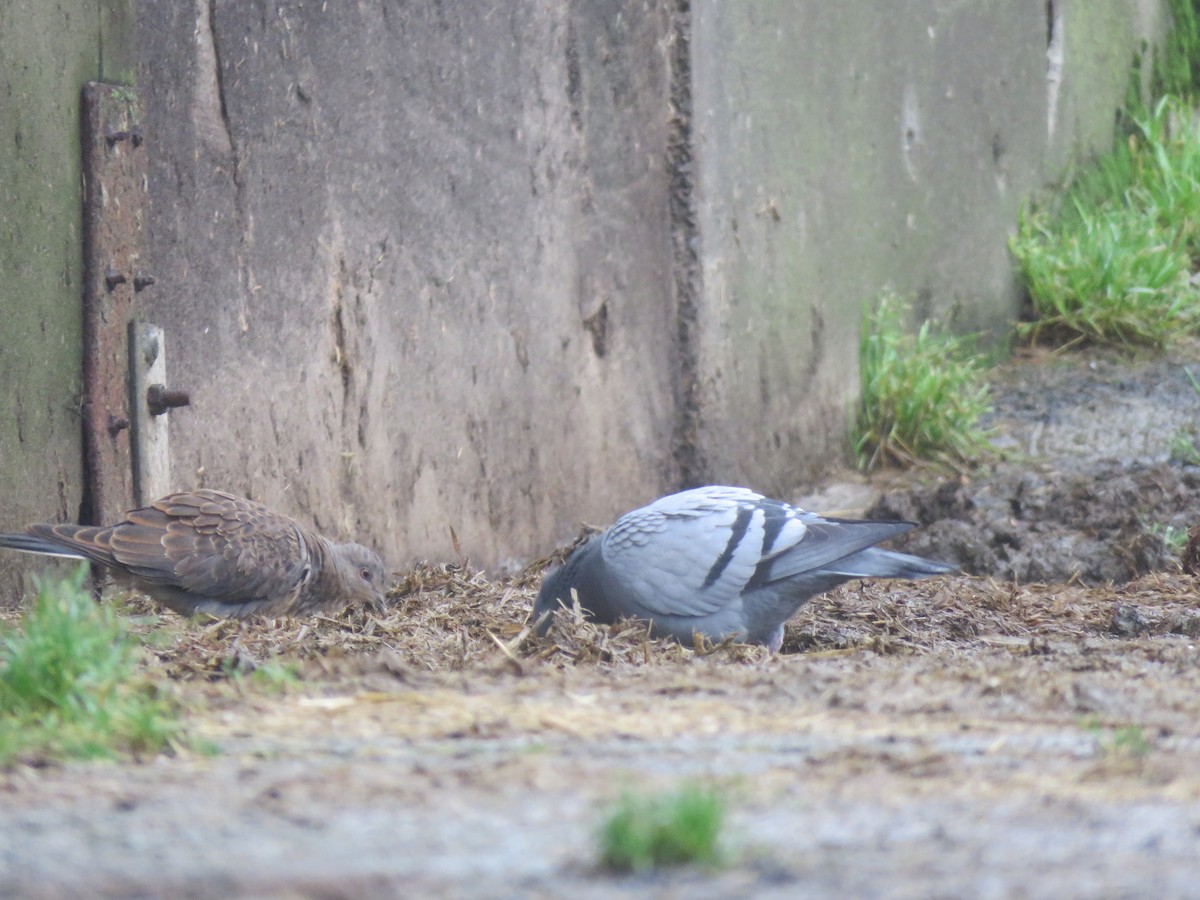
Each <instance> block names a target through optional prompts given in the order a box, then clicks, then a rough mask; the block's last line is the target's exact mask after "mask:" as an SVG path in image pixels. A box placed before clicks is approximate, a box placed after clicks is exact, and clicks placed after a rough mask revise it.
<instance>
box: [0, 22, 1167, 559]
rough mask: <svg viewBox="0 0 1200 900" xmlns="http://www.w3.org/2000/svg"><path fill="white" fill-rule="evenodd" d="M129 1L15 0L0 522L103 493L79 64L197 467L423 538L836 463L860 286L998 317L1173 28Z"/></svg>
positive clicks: (524, 529) (498, 549)
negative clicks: (81, 378) (133, 188)
mask: <svg viewBox="0 0 1200 900" xmlns="http://www.w3.org/2000/svg"><path fill="white" fill-rule="evenodd" d="M132 3H133V0H125V2H123V3H122V2H117V0H108V2H101V3H99V4H98V5H97V4H95V3H90V4H89V3H83V2H78V3H75V4H71V3H68V2H67V0H55V2H51V3H36V4H35V3H33V2H32V0H26V2H15V3H14V2H11V0H10V2H9V3H8V4H6V5H4V6H2V7H0V42H2V43H0V88H7V91H6V92H3V93H0V137H4V139H6V140H9V141H10V144H9V146H15V147H16V153H15V155H11V154H10V155H9V156H6V157H4V158H3V159H0V166H4V167H8V169H7V171H15V172H16V174H15V175H13V176H11V177H9V176H8V174H7V171H6V174H5V176H4V177H3V178H2V179H0V191H3V192H6V193H4V195H3V200H4V202H3V204H2V206H0V229H2V231H0V265H3V268H4V272H5V275H6V278H7V277H9V273H10V272H18V273H20V274H19V275H18V276H17V281H16V282H15V284H14V283H13V282H11V281H9V282H6V283H5V286H4V294H3V296H4V305H5V310H6V315H5V316H4V317H3V320H2V321H0V329H13V330H12V331H11V332H10V331H5V332H4V337H5V340H4V341H3V346H0V374H2V375H3V376H4V378H5V379H6V383H10V384H16V385H17V386H18V389H17V390H16V391H8V392H4V394H0V440H3V441H4V445H3V448H2V449H3V453H4V459H3V461H2V462H0V478H2V479H5V480H4V481H3V483H2V484H0V486H3V487H4V488H5V496H6V497H12V498H13V500H12V501H11V507H6V508H5V510H4V516H3V522H4V523H5V524H7V523H9V522H10V521H12V520H15V521H16V522H21V521H24V520H25V519H28V518H35V517H36V518H40V517H46V516H58V517H60V518H73V517H74V514H75V512H76V509H77V506H78V499H79V484H78V470H79V461H78V455H79V446H78V427H77V424H76V422H75V420H74V412H73V407H72V404H73V403H74V401H75V398H76V397H77V394H78V383H77V379H78V376H77V371H78V360H77V352H78V351H77V344H78V319H77V313H76V310H77V308H78V300H77V298H78V292H79V277H78V272H79V260H78V253H79V250H78V241H79V235H78V224H77V223H78V215H79V214H78V172H77V156H78V150H77V140H76V138H75V136H74V124H75V122H76V121H77V119H76V116H77V103H78V91H79V84H80V83H81V82H82V81H83V80H85V79H86V78H89V77H93V76H94V75H95V74H96V73H97V72H98V71H99V72H101V73H102V74H105V75H106V76H107V77H109V78H110V79H116V80H120V79H121V78H122V77H126V76H127V75H128V73H129V72H130V70H131V68H132V64H131V60H136V71H137V81H138V86H139V90H140V97H141V102H142V105H143V108H144V110H145V112H146V121H145V122H144V123H143V126H144V132H145V135H146V140H147V146H148V148H149V154H150V159H151V174H150V194H151V205H152V209H151V215H150V232H151V235H150V237H151V243H152V253H151V256H152V259H153V264H154V272H153V274H155V275H156V276H157V279H158V283H157V284H156V286H155V289H154V290H153V291H150V292H146V294H145V295H143V301H142V302H143V304H144V307H145V309H146V310H147V312H148V313H149V316H150V318H151V319H153V320H154V321H157V322H158V323H159V324H161V325H163V326H164V327H165V328H166V330H167V340H168V360H169V368H170V370H171V371H170V380H171V382H172V384H173V385H174V386H176V387H181V388H184V389H187V390H189V391H190V392H191V395H192V400H193V405H192V407H191V408H190V409H186V410H181V411H177V412H175V413H172V418H171V440H172V451H173V476H174V480H175V483H176V485H177V486H178V487H188V486H197V485H207V486H212V487H223V488H227V489H230V490H233V491H238V492H242V493H246V494H249V495H251V496H254V497H257V498H259V499H262V500H265V501H267V502H269V503H271V504H273V505H275V506H277V507H279V508H281V509H283V510H286V511H289V512H291V513H293V514H296V515H298V516H300V517H302V518H305V519H307V520H310V521H313V522H315V523H316V524H317V525H318V526H319V527H322V528H324V529H326V530H328V531H329V532H331V533H333V534H336V535H341V536H348V535H351V534H354V535H357V536H359V537H360V538H362V539H364V540H366V541H367V542H370V543H373V544H375V545H376V546H378V548H379V549H380V550H382V551H383V552H384V553H385V554H386V555H387V556H388V557H389V558H390V561H391V562H393V563H394V564H396V565H402V564H405V563H408V562H410V561H412V560H413V559H416V558H421V557H432V558H448V557H452V556H453V554H454V551H453V548H452V545H451V540H450V535H449V529H450V528H451V527H453V528H454V529H455V530H456V532H457V534H458V536H459V538H460V540H461V544H462V547H463V549H464V551H465V552H466V553H467V554H468V555H469V556H471V558H472V559H473V560H474V561H475V562H477V563H482V564H487V565H501V564H504V563H506V562H509V561H513V560H518V559H522V558H528V557H530V556H532V555H534V554H536V553H538V552H541V551H544V550H546V549H548V548H549V547H550V546H552V545H553V544H554V543H555V542H556V541H559V540H562V539H564V538H566V537H569V536H570V535H572V534H573V533H574V532H575V530H576V529H577V527H578V524H579V522H580V521H590V522H592V523H595V524H604V523H606V522H607V521H609V520H611V518H612V516H613V515H614V514H616V513H618V512H620V511H621V510H622V509H625V508H628V507H629V506H631V505H634V504H636V503H640V502H644V501H646V500H648V499H650V498H652V497H653V496H655V495H657V494H659V493H661V492H664V491H666V490H669V489H672V488H674V487H677V486H679V485H681V484H684V483H688V482H698V481H708V480H722V481H735V482H742V483H746V484H750V485H753V486H755V487H758V488H761V489H764V490H768V491H771V492H777V493H781V494H785V495H786V494H788V493H790V492H791V491H793V490H794V489H795V488H796V487H797V486H799V485H801V484H802V483H803V482H805V481H806V480H807V479H809V478H812V477H814V476H815V475H817V474H818V473H819V472H820V471H821V470H822V469H824V468H825V467H826V466H827V465H829V464H830V463H832V462H835V461H836V460H837V458H838V457H839V454H840V447H841V441H842V436H843V429H844V424H845V413H846V409H847V406H848V404H849V403H850V402H851V401H852V398H853V396H854V393H855V389H856V379H857V369H856V353H857V331H858V324H859V321H860V316H861V311H862V307H863V304H864V302H866V301H867V300H869V299H870V298H872V297H874V296H875V295H876V293H877V292H878V291H879V290H880V289H881V288H882V287H884V286H885V285H890V286H892V287H894V288H896V289H898V290H900V291H902V292H910V293H913V294H916V295H917V296H918V298H919V305H920V311H921V312H922V313H936V314H939V315H942V316H949V317H952V318H954V319H955V320H956V321H957V322H959V323H960V324H961V325H962V326H963V327H965V328H978V327H994V328H1003V327H1005V324H1006V323H1007V322H1008V321H1009V320H1010V319H1011V318H1012V317H1013V315H1014V313H1015V311H1016V308H1017V302H1018V296H1017V291H1016V286H1015V281H1014V278H1013V273H1012V269H1011V262H1010V260H1009V258H1008V255H1007V249H1006V246H1005V240H1006V237H1007V235H1008V234H1009V233H1010V232H1011V230H1012V229H1013V227H1014V225H1015V221H1016V216H1017V211H1018V209H1019V207H1020V204H1021V202H1022V200H1023V198H1024V197H1025V196H1026V194H1027V193H1028V192H1029V191H1030V190H1032V189H1034V188H1036V187H1038V186H1040V185H1041V184H1043V183H1045V182H1047V181H1052V180H1054V179H1055V178H1056V177H1057V176H1058V175H1059V174H1061V172H1062V171H1063V169H1064V168H1065V166H1066V165H1067V163H1068V161H1069V159H1070V158H1072V155H1074V154H1079V153H1086V152H1088V151H1089V150H1091V149H1102V148H1104V147H1105V146H1107V144H1108V142H1109V139H1110V135H1111V126H1112V119H1113V112H1114V110H1115V108H1116V106H1117V105H1118V104H1119V102H1120V100H1121V98H1122V96H1123V94H1124V87H1125V79H1126V73H1127V67H1128V63H1129V59H1130V55H1131V53H1132V50H1133V48H1134V47H1136V46H1137V45H1138V43H1139V41H1140V40H1141V38H1142V37H1143V36H1153V35H1155V34H1157V33H1158V31H1159V30H1160V28H1161V21H1160V18H1159V9H1160V4H1159V3H1158V2H1152V0H1092V2H1084V0H1053V2H1051V3H1047V2H1046V0H1014V2H999V0H974V2H966V3H956V4H946V3H943V2H940V0H907V2H897V0H869V2H863V3H857V4H833V3H787V4H785V3H780V2H762V3H726V2H720V0H697V2H694V3H689V2H687V0H587V2H585V0H570V2H567V3H554V2H549V0H522V2H516V3H510V4H491V5H487V6H480V5H478V4H468V3H441V4H425V3H415V4H398V3H395V2H392V0H363V2H359V3H349V2H347V3H332V2H331V3H313V2H307V0H236V2H235V0H180V2H174V3H144V4H141V5H140V7H139V8H138V21H137V24H136V28H134V27H133V26H132V25H131V24H130V21H131V16H130V11H131V9H132ZM35 8H36V10H37V11H38V14H37V15H36V16H34V15H32V11H33V10H35ZM97 10H98V11H99V14H98V15H97ZM106 32H107V34H106ZM101 37H102V38H103V40H101V39H100V38H101ZM135 47H136V52H135V51H133V50H132V49H131V48H135ZM18 51H20V52H21V54H22V55H21V56H20V57H18V56H17V55H16V54H17V52H18ZM13 60H22V61H20V62H11V61H13ZM51 60H55V62H51ZM63 60H66V62H65V63H64V62H62V61H63ZM14 98H15V99H14ZM18 134H20V135H21V137H20V138H19V139H18V138H17V135H18ZM14 166H15V167H16V169H15V170H13V169H12V167H14ZM48 185H49V187H47V186H48ZM31 260H32V261H33V262H30V261H31ZM18 299H19V302H18ZM10 308H12V310H13V312H12V314H8V310H9V309H10ZM18 346H19V347H20V349H19V350H14V349H10V348H14V347H18ZM14 379H15V380H14ZM64 386H65V387H64ZM64 398H65V401H64ZM14 404H16V405H15V406H14ZM18 412H19V414H20V415H19V416H18ZM14 429H16V430H14ZM14 434H16V435H17V436H16V438H14V437H13V435H14ZM14 460H15V462H14ZM60 484H61V485H62V487H61V488H59V487H57V485H60ZM30 486H34V487H32V488H31V487H30ZM6 502H7V501H6ZM3 564H5V563H4V562H3V561H0V565H3Z"/></svg>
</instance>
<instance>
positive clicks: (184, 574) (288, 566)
mask: <svg viewBox="0 0 1200 900" xmlns="http://www.w3.org/2000/svg"><path fill="white" fill-rule="evenodd" d="M110 546H111V547H112V552H113V556H114V557H116V559H117V560H118V561H119V562H120V563H121V564H122V565H124V566H125V567H126V568H128V569H129V571H130V572H131V573H133V574H135V575H137V576H138V577H139V578H141V579H142V580H144V581H146V582H149V583H151V584H162V585H163V586H167V587H174V588H179V589H182V590H184V591H187V592H188V593H189V594H191V595H194V596H196V597H207V598H211V599H214V600H220V601H222V602H225V603H245V602H253V601H259V600H264V599H271V598H274V599H278V598H281V597H284V596H286V595H288V594H289V593H291V592H292V591H293V590H295V589H296V588H297V586H298V585H299V584H300V583H301V582H303V581H307V580H308V579H309V577H310V576H311V574H312V569H311V561H310V559H309V552H308V547H307V544H306V542H305V539H304V535H303V533H302V531H301V529H300V526H299V525H297V524H296V523H295V522H294V521H292V520H291V519H289V518H287V517H286V516H281V515H279V514H277V513H273V512H271V511H270V510H268V509H266V508H265V507H263V506H261V505H259V504H258V503H255V502H253V501H252V500H246V499H244V498H241V497H235V496H233V495H231V494H225V493H221V492H218V491H194V492H185V493H179V494H171V495H169V496H167V497H164V498H163V499H161V500H157V501H155V502H154V503H153V504H151V505H150V506H148V507H146V508H144V509H142V510H138V511H136V512H135V513H133V514H131V515H130V516H129V519H128V521H127V522H124V523H122V524H121V525H120V526H118V527H116V528H114V529H113V535H112V538H111V541H110Z"/></svg>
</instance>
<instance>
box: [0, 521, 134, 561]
mask: <svg viewBox="0 0 1200 900" xmlns="http://www.w3.org/2000/svg"><path fill="white" fill-rule="evenodd" d="M100 530H101V529H99V528H90V527H87V526H81V525H30V526H29V530H28V531H25V532H21V533H19V534H0V547H6V548H8V549H9V550H19V551H21V552H22V553H38V554H41V555H42V556H63V557H66V558H68V559H91V560H95V561H96V562H100V563H108V564H111V563H112V552H111V551H110V550H109V549H108V548H107V547H105V546H102V545H98V544H95V543H91V542H90V539H91V538H93V537H94V535H95V533H96V532H99V531H100Z"/></svg>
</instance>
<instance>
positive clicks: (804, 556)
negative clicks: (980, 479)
mask: <svg viewBox="0 0 1200 900" xmlns="http://www.w3.org/2000/svg"><path fill="white" fill-rule="evenodd" d="M780 505H781V506H785V508H786V509H787V515H788V516H789V517H790V518H792V519H794V520H795V521H797V522H799V523H800V524H802V525H803V526H804V529H805V530H804V534H803V535H802V536H801V539H800V540H798V541H796V542H795V543H793V544H791V545H789V546H782V547H778V548H777V549H776V551H775V552H773V553H769V554H767V555H765V556H764V558H763V561H762V563H761V564H760V565H759V568H758V571H757V572H755V574H754V577H753V578H752V579H751V581H752V583H751V585H750V586H751V587H757V586H758V585H762V584H770V583H771V582H773V581H782V580H784V579H787V578H792V577H794V576H796V575H800V574H801V573H803V572H811V571H812V570H813V569H820V568H823V567H825V566H829V565H832V564H833V563H835V562H837V561H838V560H840V559H843V558H844V557H847V556H850V555H851V554H853V553H857V552H858V551H859V550H862V549H864V548H866V547H871V546H874V545H875V544H878V543H879V542H880V541H884V540H887V539H888V538H891V537H895V536H896V535H898V534H903V533H904V532H906V531H908V530H909V529H910V528H912V527H913V523H912V522H872V521H867V520H857V519H826V518H824V517H823V516H818V515H817V514H816V513H810V512H805V511H804V510H801V509H797V508H795V507H793V506H786V504H780Z"/></svg>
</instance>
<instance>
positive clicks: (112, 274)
mask: <svg viewBox="0 0 1200 900" xmlns="http://www.w3.org/2000/svg"><path fill="white" fill-rule="evenodd" d="M127 280H128V279H127V278H126V277H125V276H124V275H122V274H121V273H120V272H118V271H117V269H116V267H115V266H114V265H113V264H112V263H109V264H108V268H107V269H105V270H104V286H105V287H106V288H108V292H109V293H110V294H111V293H112V292H113V290H114V289H116V286H117V285H118V284H124V283H125V282H126V281H127Z"/></svg>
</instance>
